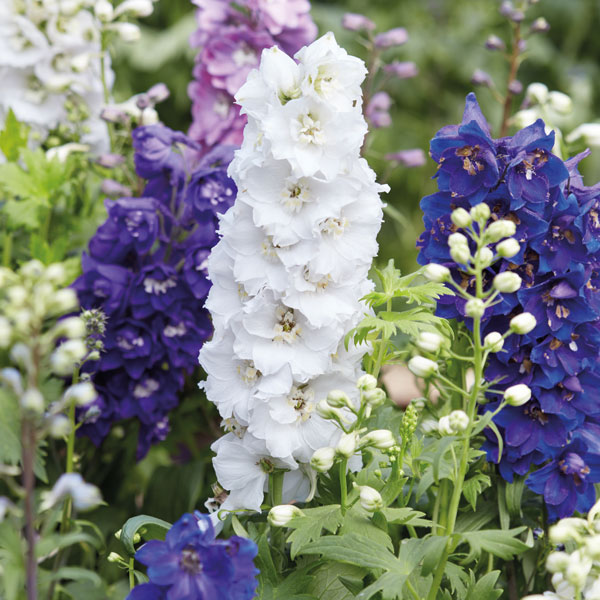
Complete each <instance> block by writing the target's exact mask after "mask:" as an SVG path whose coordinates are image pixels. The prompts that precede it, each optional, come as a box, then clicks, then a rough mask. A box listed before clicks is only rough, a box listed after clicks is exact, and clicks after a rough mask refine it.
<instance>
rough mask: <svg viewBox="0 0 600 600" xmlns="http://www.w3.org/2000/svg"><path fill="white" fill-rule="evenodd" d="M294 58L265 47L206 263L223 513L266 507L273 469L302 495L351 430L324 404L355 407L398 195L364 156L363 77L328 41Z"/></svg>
mask: <svg viewBox="0 0 600 600" xmlns="http://www.w3.org/2000/svg"><path fill="white" fill-rule="evenodd" d="M295 58H296V59H297V62H296V61H294V60H292V59H291V58H290V57H289V56H287V55H286V54H285V53H283V52H282V51H281V50H279V49H278V48H276V47H273V48H270V49H268V50H264V51H263V55H262V60H261V63H260V67H259V68H258V69H257V70H254V71H252V72H251V73H250V75H249V77H248V81H247V82H246V83H245V84H244V85H243V86H242V88H241V89H240V90H239V92H238V94H237V96H236V100H237V102H238V103H239V104H240V105H241V107H242V112H244V113H246V114H247V115H248V124H247V126H246V129H245V131H244V141H243V144H242V147H241V149H240V150H239V151H238V152H237V153H236V156H235V158H234V161H233V162H232V164H231V166H230V175H231V176H232V177H233V178H234V180H235V182H236V184H237V186H238V196H237V199H236V202H235V205H234V206H233V207H232V208H231V209H230V210H229V211H228V212H227V213H226V214H225V215H223V217H222V219H221V230H220V232H221V234H222V239H221V241H220V242H219V243H218V244H217V246H216V247H215V248H214V250H213V252H212V255H211V257H210V259H209V264H208V270H209V274H210V278H211V280H212V283H213V287H212V289H211V292H210V294H209V297H208V300H207V303H206V306H207V307H208V308H209V310H210V311H211V314H212V318H213V323H214V326H215V334H214V338H213V340H212V341H211V342H209V343H207V344H205V345H204V347H203V348H202V350H201V352H200V363H201V364H202V366H203V367H204V369H205V370H206V372H207V374H208V378H207V380H206V382H203V383H202V384H201V385H202V386H203V387H204V388H205V390H206V393H207V396H208V398H209V400H211V401H212V402H214V403H215V404H216V405H217V407H218V409H219V412H220V414H221V416H222V417H223V418H224V419H225V424H226V426H227V428H228V429H229V433H227V434H226V435H225V436H224V437H223V438H221V439H220V440H218V441H217V442H216V443H215V444H214V447H213V449H214V450H215V451H216V452H217V456H216V458H215V459H214V466H215V470H216V473H217V477H218V479H219V482H220V484H221V485H222V486H223V487H224V488H225V489H227V490H229V492H230V493H229V496H228V498H227V500H226V502H225V503H224V505H223V508H225V509H237V508H246V509H253V510H259V509H260V505H261V503H262V500H263V492H264V487H265V485H266V483H267V479H268V474H269V472H271V471H273V469H276V468H281V469H287V470H288V471H289V472H287V473H286V475H285V479H284V497H285V496H287V497H288V498H289V497H290V496H293V495H294V494H297V493H300V490H302V489H303V488H302V486H303V485H306V482H307V478H306V472H308V470H309V468H310V467H309V466H308V463H309V461H310V459H311V456H312V455H313V452H314V451H315V450H316V449H318V448H321V447H323V446H327V445H331V444H332V443H333V444H334V445H335V439H334V438H337V436H339V433H340V430H339V428H338V427H336V425H335V423H333V422H332V421H330V420H327V419H324V418H323V417H322V416H321V415H319V414H318V411H317V410H316V407H317V404H318V402H319V401H320V400H323V399H324V398H326V396H327V394H328V392H329V391H331V390H332V389H337V390H341V391H344V392H346V393H347V394H348V396H349V397H350V398H352V399H353V400H355V401H358V390H357V388H356V380H357V378H358V377H359V375H360V373H361V370H360V361H361V358H362V355H363V354H364V351H365V349H364V348H362V349H361V348H355V347H353V346H351V347H350V349H349V350H346V349H345V347H344V343H343V340H344V335H345V334H346V333H347V332H348V331H349V330H350V329H351V328H352V327H354V326H355V325H356V324H357V323H358V321H359V320H360V319H361V318H362V316H363V314H364V312H365V307H364V306H363V305H362V304H361V303H360V302H359V299H360V298H361V297H362V296H364V294H365V293H366V292H368V291H369V290H370V289H371V287H372V283H371V282H370V281H369V280H368V279H367V274H368V270H369V267H370V265H371V261H372V259H373V257H374V256H375V255H376V253H377V242H376V236H377V233H378V231H379V228H380V226H381V220H382V207H381V201H380V199H379V193H380V192H382V191H387V187H386V186H381V185H378V184H377V183H376V182H375V174H374V172H373V171H372V170H371V169H370V168H369V167H368V165H367V163H366V161H365V160H364V159H362V158H360V149H361V145H362V142H363V137H364V135H365V133H366V129H367V127H366V123H365V121H364V118H363V116H362V112H361V108H362V98H361V87H360V86H361V82H362V81H363V79H364V76H365V73H366V69H365V66H364V63H363V62H362V61H361V60H359V59H358V58H355V57H352V56H349V55H348V54H347V53H346V51H345V50H343V49H342V48H340V47H339V46H338V44H337V43H336V40H335V38H334V36H333V34H331V33H328V34H326V35H325V36H323V37H322V38H320V39H318V40H317V41H315V42H314V43H313V44H311V45H310V46H307V47H305V48H302V49H301V50H300V51H299V52H298V53H297V54H296V56H295Z"/></svg>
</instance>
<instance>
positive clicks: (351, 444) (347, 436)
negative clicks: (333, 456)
mask: <svg viewBox="0 0 600 600" xmlns="http://www.w3.org/2000/svg"><path fill="white" fill-rule="evenodd" d="M356 442H357V440H356V433H342V436H341V437H340V441H339V442H338V443H337V446H336V447H335V451H336V453H337V454H338V455H339V456H343V457H345V458H350V457H351V456H352V455H353V454H354V453H355V452H356Z"/></svg>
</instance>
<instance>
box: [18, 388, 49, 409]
mask: <svg viewBox="0 0 600 600" xmlns="http://www.w3.org/2000/svg"><path fill="white" fill-rule="evenodd" d="M20 404H21V408H22V409H23V410H24V411H25V412H29V413H35V414H37V415H41V414H42V413H43V412H44V404H45V403H44V396H42V393H41V392H40V390H38V389H37V388H29V389H27V390H25V392H23V395H22V396H21V402H20Z"/></svg>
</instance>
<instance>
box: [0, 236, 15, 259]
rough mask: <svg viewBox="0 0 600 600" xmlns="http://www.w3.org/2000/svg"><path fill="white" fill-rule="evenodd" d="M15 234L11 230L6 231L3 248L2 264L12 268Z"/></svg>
mask: <svg viewBox="0 0 600 600" xmlns="http://www.w3.org/2000/svg"><path fill="white" fill-rule="evenodd" d="M12 242H13V234H12V233H11V232H10V231H6V232H5V233H4V248H2V265H3V266H5V267H8V268H10V263H11V260H12Z"/></svg>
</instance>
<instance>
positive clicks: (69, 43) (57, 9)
mask: <svg viewBox="0 0 600 600" xmlns="http://www.w3.org/2000/svg"><path fill="white" fill-rule="evenodd" d="M96 4H98V5H99V4H100V2H98V3H96V2H94V1H93V0H81V1H77V2H73V1H72V0H52V1H50V0H36V1H33V0H25V1H23V0H2V1H1V2H0V77H1V78H2V83H3V86H4V93H3V94H0V124H2V122H3V121H4V119H5V118H6V115H7V114H8V111H9V110H11V109H12V111H13V112H14V114H15V116H16V117H17V119H18V120H19V121H22V122H24V123H26V124H27V125H29V126H30V127H32V128H33V130H34V131H35V132H36V133H37V134H38V136H39V137H40V138H41V139H43V138H45V137H46V136H47V135H48V133H49V132H50V131H52V130H53V129H55V128H57V127H58V126H59V125H62V126H63V127H65V126H67V127H68V128H69V129H70V130H71V131H72V133H73V134H75V135H76V137H78V138H79V139H80V140H81V141H83V142H84V143H86V144H89V145H91V146H92V148H93V149H94V150H95V151H97V152H102V151H106V150H107V149H108V130H107V128H106V124H105V123H104V121H102V120H101V119H100V112H101V110H102V106H103V105H104V93H105V90H104V84H103V79H104V82H105V84H106V86H107V89H109V90H110V88H111V87H112V83H113V80H114V73H113V71H112V69H111V67H110V57H109V56H108V53H106V52H104V51H103V49H102V45H101V37H102V32H103V29H104V28H106V27H107V25H106V23H104V22H103V21H102V20H100V19H99V18H98V14H97V12H95V11H94V6H95V5H96ZM104 4H107V5H108V6H109V8H110V3H106V2H104ZM146 7H147V8H148V7H149V9H150V10H151V9H152V4H151V2H146ZM111 10H112V9H111ZM145 12H146V13H147V10H146V11H145ZM129 14H131V15H132V16H133V15H134V13H133V12H131V11H129ZM111 18H112V16H111ZM123 25H129V24H128V23H123ZM102 57H104V60H102ZM102 69H104V73H102Z"/></svg>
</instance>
